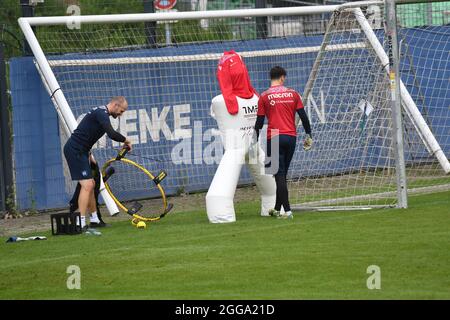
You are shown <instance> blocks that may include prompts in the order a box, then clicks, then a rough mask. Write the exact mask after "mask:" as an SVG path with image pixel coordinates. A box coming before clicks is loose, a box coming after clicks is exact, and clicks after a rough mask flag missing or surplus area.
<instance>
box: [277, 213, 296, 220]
mask: <svg viewBox="0 0 450 320" xmlns="http://www.w3.org/2000/svg"><path fill="white" fill-rule="evenodd" d="M277 218H278V219H294V215H293V214H292V212H290V213H286V212H284V213H280V214H279V215H278V216H277Z"/></svg>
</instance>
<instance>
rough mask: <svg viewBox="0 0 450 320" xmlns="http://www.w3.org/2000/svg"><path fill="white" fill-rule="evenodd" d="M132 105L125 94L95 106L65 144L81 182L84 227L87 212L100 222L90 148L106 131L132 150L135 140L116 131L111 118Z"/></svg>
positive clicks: (73, 174) (72, 169) (72, 171)
mask: <svg viewBox="0 0 450 320" xmlns="http://www.w3.org/2000/svg"><path fill="white" fill-rule="evenodd" d="M127 108H128V103H127V101H126V99H125V97H122V96H118V97H113V98H112V99H111V101H110V102H109V103H108V104H107V105H106V106H101V107H95V108H93V109H91V110H90V111H89V112H88V113H87V114H86V116H85V117H84V118H83V120H81V122H80V123H79V124H78V126H77V128H76V129H75V131H74V132H73V133H72V135H71V136H70V138H69V139H68V140H67V142H66V144H65V145H64V156H65V158H66V160H67V164H68V166H69V170H70V175H71V177H72V180H77V181H78V182H79V184H80V185H81V189H80V194H79V196H78V209H79V211H80V216H81V227H82V228H85V226H86V214H87V213H90V214H91V222H99V220H98V217H97V213H96V201H95V196H94V188H95V181H94V179H93V176H92V171H91V165H90V164H91V163H95V160H94V158H93V157H92V155H91V153H90V151H91V148H92V146H93V145H94V144H95V143H96V142H97V141H98V139H100V138H101V137H102V136H103V135H104V134H105V133H106V134H107V135H108V137H109V138H111V139H112V140H114V141H117V142H123V144H124V147H126V148H128V149H129V150H131V142H130V141H129V140H128V139H127V138H126V137H124V136H123V135H121V134H120V133H119V132H117V131H115V130H114V129H113V127H112V125H111V122H110V120H109V117H110V116H112V117H113V118H117V117H120V116H121V115H122V114H123V113H124V112H125V111H126V110H127Z"/></svg>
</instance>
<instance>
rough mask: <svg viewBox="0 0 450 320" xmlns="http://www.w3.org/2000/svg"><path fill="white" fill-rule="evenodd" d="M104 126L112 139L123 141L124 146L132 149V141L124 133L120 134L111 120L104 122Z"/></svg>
mask: <svg viewBox="0 0 450 320" xmlns="http://www.w3.org/2000/svg"><path fill="white" fill-rule="evenodd" d="M102 126H103V129H104V130H105V132H106V134H107V135H108V137H109V138H110V139H112V140H114V141H117V142H123V144H124V146H126V147H127V148H128V150H129V151H131V141H129V140H128V139H127V138H126V137H124V136H123V135H122V134H120V132H117V131H116V130H114V128H113V127H112V125H111V123H110V122H108V123H104V124H102Z"/></svg>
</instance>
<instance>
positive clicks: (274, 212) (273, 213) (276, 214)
mask: <svg viewBox="0 0 450 320" xmlns="http://www.w3.org/2000/svg"><path fill="white" fill-rule="evenodd" d="M269 216H271V217H279V216H280V211H277V210H275V209H270V210H269Z"/></svg>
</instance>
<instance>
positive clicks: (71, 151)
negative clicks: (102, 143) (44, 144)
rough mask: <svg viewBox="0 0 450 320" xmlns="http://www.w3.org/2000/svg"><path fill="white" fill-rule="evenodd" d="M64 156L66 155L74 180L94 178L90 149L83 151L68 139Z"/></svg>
mask: <svg viewBox="0 0 450 320" xmlns="http://www.w3.org/2000/svg"><path fill="white" fill-rule="evenodd" d="M64 156H65V157H66V161H67V165H68V166H69V170H70V176H71V177H72V180H85V179H92V172H91V166H90V164H89V152H88V151H83V150H82V149H81V148H79V147H77V146H76V145H74V144H73V143H71V142H70V140H68V141H67V142H66V144H65V145H64Z"/></svg>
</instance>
